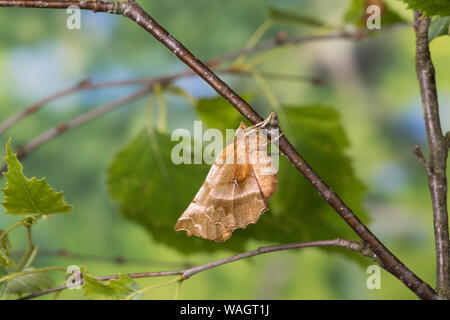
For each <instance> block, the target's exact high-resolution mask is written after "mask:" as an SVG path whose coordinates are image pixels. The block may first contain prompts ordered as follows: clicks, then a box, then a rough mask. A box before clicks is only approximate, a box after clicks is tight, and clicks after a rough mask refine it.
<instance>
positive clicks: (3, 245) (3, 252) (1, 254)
mask: <svg viewBox="0 0 450 320" xmlns="http://www.w3.org/2000/svg"><path fill="white" fill-rule="evenodd" d="M2 234H3V230H1V229H0V236H1V235H2ZM10 247H11V243H10V242H9V239H8V235H5V236H4V237H3V238H2V239H0V268H2V267H3V268H4V269H5V270H8V267H10V266H13V265H14V262H13V261H12V260H11V257H10V255H9V248H10ZM0 296H1V295H0Z"/></svg>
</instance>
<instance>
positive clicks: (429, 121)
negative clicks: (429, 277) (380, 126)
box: [414, 12, 450, 299]
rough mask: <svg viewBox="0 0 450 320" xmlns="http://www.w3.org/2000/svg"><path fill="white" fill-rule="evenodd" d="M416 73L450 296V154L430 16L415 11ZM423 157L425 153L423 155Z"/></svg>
mask: <svg viewBox="0 0 450 320" xmlns="http://www.w3.org/2000/svg"><path fill="white" fill-rule="evenodd" d="M414 19H415V28H414V29H415V32H416V73H417V77H418V80H419V86H420V93H421V96H422V107H423V115H424V120H425V127H426V133H427V139H428V145H429V148H430V161H429V163H428V164H427V167H428V169H427V176H428V187H429V189H430V193H431V200H432V204H433V220H434V236H435V245H436V274H437V278H436V279H437V286H436V289H437V290H436V291H437V293H438V297H439V298H441V299H450V273H449V271H450V269H449V264H450V257H449V254H448V252H449V232H448V213H447V173H446V170H447V156H448V141H447V139H446V137H445V136H444V135H443V133H442V129H441V121H440V117H439V103H438V97H437V91H436V78H435V71H434V66H433V62H432V60H431V56H430V49H429V45H428V43H429V41H428V27H429V25H430V20H431V19H430V18H428V17H421V15H420V13H418V12H415V14H414ZM422 158H423V156H422Z"/></svg>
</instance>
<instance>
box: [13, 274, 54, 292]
mask: <svg viewBox="0 0 450 320" xmlns="http://www.w3.org/2000/svg"><path fill="white" fill-rule="evenodd" d="M31 269H32V268H28V269H25V270H24V271H26V270H31ZM54 285H55V284H54V281H53V279H52V278H50V277H49V276H47V275H45V274H44V273H30V274H24V275H21V276H18V277H16V278H12V279H10V280H8V282H7V286H6V292H7V293H8V294H17V295H23V294H33V293H37V292H40V291H43V290H46V289H50V288H53V287H54Z"/></svg>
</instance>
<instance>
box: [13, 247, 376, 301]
mask: <svg viewBox="0 0 450 320" xmlns="http://www.w3.org/2000/svg"><path fill="white" fill-rule="evenodd" d="M311 247H340V248H345V249H347V250H350V251H356V252H359V253H361V254H363V255H364V256H366V257H369V258H371V259H373V258H374V255H373V253H372V252H371V251H370V250H367V248H366V247H365V246H364V244H363V243H361V242H355V241H350V240H344V239H334V240H319V241H310V242H299V243H288V244H282V245H277V246H266V247H260V248H258V249H256V250H253V251H248V252H244V253H240V254H237V255H234V256H231V257H227V258H224V259H220V260H216V261H212V262H209V263H206V264H203V265H200V266H196V267H192V268H187V269H182V270H172V271H162V272H144V273H128V274H126V275H127V276H129V277H130V278H133V279H139V278H151V277H166V276H174V275H181V277H182V280H187V279H189V278H190V277H192V276H193V275H195V274H197V273H200V272H203V271H206V270H209V269H213V268H216V267H219V266H221V265H224V264H227V263H231V262H235V261H238V260H243V259H247V258H250V257H254V256H258V255H261V254H265V253H270V252H276V251H283V250H292V249H300V248H311ZM96 278H97V280H100V281H108V280H111V279H118V278H119V275H110V276H102V277H96ZM69 287H71V285H64V286H60V287H56V288H52V289H48V290H45V291H41V292H37V293H34V294H31V295H28V296H26V297H23V298H20V299H19V300H29V299H33V298H36V297H40V296H43V295H46V294H49V293H53V292H58V291H62V290H65V289H68V288H69Z"/></svg>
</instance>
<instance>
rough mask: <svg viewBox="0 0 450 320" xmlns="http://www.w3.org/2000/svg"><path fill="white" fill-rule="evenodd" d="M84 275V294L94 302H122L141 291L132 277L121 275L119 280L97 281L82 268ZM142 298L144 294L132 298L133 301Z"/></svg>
mask: <svg viewBox="0 0 450 320" xmlns="http://www.w3.org/2000/svg"><path fill="white" fill-rule="evenodd" d="M81 273H82V275H83V279H84V283H83V290H84V294H85V295H86V296H87V297H88V298H89V299H93V300H121V299H125V298H126V297H128V296H129V295H130V294H132V293H133V292H135V291H136V290H139V289H140V286H139V285H138V284H137V283H136V281H134V280H133V279H131V278H130V277H128V276H126V275H124V274H121V275H119V278H118V279H112V280H109V281H106V282H103V281H100V280H97V279H95V278H94V277H93V276H91V275H90V274H89V273H87V271H86V267H84V266H82V267H81ZM141 298H142V293H138V294H136V295H134V296H133V297H132V299H133V300H139V299H141Z"/></svg>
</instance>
